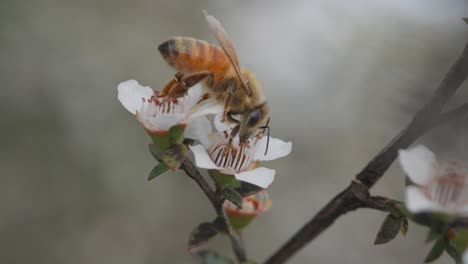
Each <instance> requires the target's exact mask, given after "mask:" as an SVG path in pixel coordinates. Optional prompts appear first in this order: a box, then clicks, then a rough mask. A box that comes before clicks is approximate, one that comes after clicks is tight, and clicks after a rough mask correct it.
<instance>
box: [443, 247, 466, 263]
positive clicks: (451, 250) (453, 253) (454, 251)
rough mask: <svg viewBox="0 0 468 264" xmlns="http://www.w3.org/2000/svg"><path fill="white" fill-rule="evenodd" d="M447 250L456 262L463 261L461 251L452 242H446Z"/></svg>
mask: <svg viewBox="0 0 468 264" xmlns="http://www.w3.org/2000/svg"><path fill="white" fill-rule="evenodd" d="M445 251H447V254H449V256H450V257H452V258H453V260H454V261H455V263H456V264H462V263H463V261H462V256H461V254H460V252H458V250H457V249H456V248H455V247H454V246H453V245H452V244H451V243H449V242H447V243H445Z"/></svg>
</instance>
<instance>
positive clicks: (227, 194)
mask: <svg viewBox="0 0 468 264" xmlns="http://www.w3.org/2000/svg"><path fill="white" fill-rule="evenodd" d="M222 195H223V197H224V198H226V200H228V201H230V202H231V203H233V204H235V205H236V206H237V207H238V208H242V196H241V195H240V194H239V193H238V192H236V191H235V190H234V189H232V188H225V189H223V192H222Z"/></svg>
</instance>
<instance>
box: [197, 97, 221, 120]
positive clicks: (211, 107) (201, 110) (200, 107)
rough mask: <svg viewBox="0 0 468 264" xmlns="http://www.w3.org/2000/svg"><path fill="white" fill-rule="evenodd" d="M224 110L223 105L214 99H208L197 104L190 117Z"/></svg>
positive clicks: (213, 113)
mask: <svg viewBox="0 0 468 264" xmlns="http://www.w3.org/2000/svg"><path fill="white" fill-rule="evenodd" d="M222 112H223V106H222V105H221V104H219V103H218V102H216V101H215V100H214V99H208V100H206V101H204V102H202V103H200V104H197V105H195V106H194V107H193V108H192V110H191V113H190V116H189V119H192V118H196V117H199V116H204V115H215V114H219V113H222Z"/></svg>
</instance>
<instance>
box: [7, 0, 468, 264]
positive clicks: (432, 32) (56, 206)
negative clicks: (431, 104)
mask: <svg viewBox="0 0 468 264" xmlns="http://www.w3.org/2000/svg"><path fill="white" fill-rule="evenodd" d="M201 9H206V10H207V11H208V12H209V13H211V14H213V15H215V16H216V17H217V18H218V19H219V20H220V21H221V22H222V23H223V25H224V27H225V28H226V30H227V31H228V33H229V34H230V36H231V38H232V40H233V42H234V44H235V46H236V48H237V52H238V54H239V57H240V60H241V63H242V64H243V65H244V66H246V67H248V68H250V69H251V70H252V71H253V72H255V73H256V75H257V77H258V79H259V80H260V81H261V82H262V84H263V86H264V90H265V93H266V96H267V98H268V101H269V103H270V104H271V107H272V111H273V112H272V117H273V119H272V123H271V127H272V135H273V136H275V137H278V138H282V139H284V140H290V141H292V142H293V152H292V154H291V155H290V156H288V157H286V158H283V159H280V160H277V161H274V162H269V163H268V164H265V166H267V167H271V168H274V169H276V170H277V175H276V180H275V182H274V183H273V185H272V186H271V187H270V189H269V194H270V196H271V198H272V199H273V207H272V209H271V210H270V211H269V212H267V213H265V214H264V215H262V216H261V217H260V218H258V219H257V220H256V221H255V222H253V223H252V224H251V225H250V226H249V227H248V229H247V230H246V232H245V234H244V238H245V242H246V244H247V246H248V254H249V256H250V257H251V258H252V259H255V260H258V261H263V260H265V259H266V258H267V257H268V256H269V255H270V254H272V253H273V252H274V251H275V250H276V249H277V248H278V247H279V246H280V245H281V244H283V243H284V242H285V241H286V239H287V238H289V237H290V236H291V235H292V234H293V233H294V232H295V231H296V230H297V229H298V228H299V227H300V226H302V225H303V224H304V223H305V222H306V221H307V220H308V219H309V218H310V217H312V216H313V215H314V214H315V213H316V212H317V211H318V210H319V209H320V208H321V207H322V206H323V205H324V204H325V203H326V202H327V201H328V200H330V199H331V198H332V197H333V196H334V195H335V194H336V193H337V192H339V191H340V190H342V189H343V188H344V187H345V186H347V185H348V183H349V181H350V180H351V178H352V177H353V175H354V174H356V173H357V172H358V171H359V170H360V169H361V168H362V167H363V166H364V165H365V164H366V163H367V161H368V160H369V159H370V158H371V157H373V156H374V155H375V154H376V153H377V152H378V151H379V150H380V149H381V148H382V147H383V146H384V144H386V143H387V142H388V141H389V140H390V139H391V138H392V137H393V136H394V135H395V134H396V133H397V132H398V131H399V130H400V129H401V128H402V127H403V126H404V125H405V124H406V123H407V122H408V121H409V120H410V118H411V116H412V114H414V112H415V111H417V110H418V108H419V107H420V106H421V105H422V104H423V103H424V102H425V101H426V100H427V98H428V97H429V95H430V94H431V92H432V91H433V90H434V89H435V88H436V86H437V85H438V84H439V83H440V81H441V80H442V78H443V76H444V75H445V73H446V72H447V70H448V68H449V67H450V65H451V64H452V63H453V62H454V60H455V59H456V58H457V56H458V55H459V53H460V52H461V50H462V48H463V46H464V44H465V42H466V41H467V39H468V25H466V24H465V23H464V22H463V21H462V19H461V17H463V16H466V15H467V14H468V3H466V2H465V1H463V0H458V1H457V0H447V1H438V0H413V1H406V0H397V1H384V0H381V1H374V0H360V1H346V0H341V1H340V0H333V1H329V0H317V1H307V0H289V1H280V0H275V1H273V0H272V1H252V0H251V1H247V0H242V1H241V0H238V1H234V0H230V1H214V0H212V1H208V0H206V1H202V0H196V1H195V0H191V1H182V0H172V1H162V0H136V1H123V0H112V1H111V0H102V1H90V0H84V1H54V0H41V1H33V0H29V1H27V0H26V1H14V0H2V1H1V2H0V58H1V61H0V80H1V83H2V88H1V89H0V94H1V96H0V109H1V110H0V111H1V113H2V117H1V120H2V122H1V129H0V141H1V148H0V149H1V151H0V175H1V183H0V201H1V202H0V205H1V207H0V262H1V263H50V264H54V263H72V264H73V263H113V264H119V263H199V260H198V259H197V258H195V257H193V256H190V255H188V254H187V253H186V243H187V239H188V235H189V233H190V232H191V230H192V229H193V228H194V227H195V226H196V225H197V224H198V223H200V222H202V221H206V220H210V219H212V218H213V216H214V212H213V211H212V208H211V206H210V205H209V204H208V201H207V199H206V198H205V196H204V195H203V193H202V192H201V190H200V189H198V187H197V186H196V185H195V184H194V183H193V182H192V181H191V180H190V179H189V178H188V177H186V176H184V174H182V173H168V174H165V175H163V176H162V177H159V178H157V179H156V180H154V181H151V182H147V180H146V178H147V175H148V173H149V171H150V170H151V169H152V167H153V166H154V165H155V161H154V160H153V158H152V157H151V155H150V153H149V152H148V147H147V144H148V143H149V138H148V137H147V135H146V133H145V132H144V130H143V129H141V128H140V126H139V125H138V123H137V121H136V120H135V119H134V117H133V116H132V115H130V114H129V113H128V112H127V111H126V110H125V109H124V108H123V107H122V106H121V105H120V103H119V102H118V100H117V89H116V87H117V85H118V83H119V82H121V81H125V80H128V79H136V80H138V81H139V82H140V83H141V84H144V85H149V86H151V87H153V88H156V89H158V88H159V87H161V86H162V85H163V84H164V83H165V82H166V81H167V80H169V78H171V76H172V74H173V71H172V70H171V69H170V68H169V67H168V66H167V65H166V64H165V62H164V61H163V60H162V58H161V57H160V55H159V53H158V51H157V45H158V44H159V43H161V42H162V41H164V40H165V39H167V38H168V37H171V36H175V35H181V36H192V37H196V38H200V39H205V40H208V41H210V42H214V38H213V36H211V34H210V32H209V30H208V27H207V25H206V23H205V21H204V18H203V16H202V13H201ZM461 90H464V92H460V93H458V94H457V96H456V98H455V100H454V102H453V106H454V105H456V104H459V103H461V102H462V101H463V98H468V96H467V95H468V91H467V90H468V86H467V85H464V86H463V87H462V88H461ZM467 121H468V120H467V119H464V120H463V119H462V120H459V121H458V122H455V123H453V124H450V125H448V126H445V127H442V128H439V129H437V130H436V131H434V132H433V133H430V134H429V135H428V136H426V137H425V138H424V139H422V141H423V142H425V143H427V144H428V145H429V146H430V147H431V148H432V149H433V150H435V151H437V152H438V153H442V154H443V155H452V156H455V157H458V158H459V159H466V158H468V141H467V132H468V126H467V125H466V124H467V123H468V122H467ZM403 190H404V177H403V174H402V171H401V169H400V168H399V166H398V165H397V164H396V165H394V166H392V168H391V170H390V171H389V172H388V173H387V175H386V176H385V177H384V178H383V179H382V180H381V181H380V182H379V183H378V185H377V186H376V188H374V189H373V193H375V194H380V195H386V196H389V197H392V198H395V199H403V198H404V197H403ZM384 217H385V215H384V214H383V213H380V212H374V211H368V210H361V211H358V212H354V213H350V214H349V215H346V216H344V217H342V218H340V219H339V220H338V221H337V222H336V223H335V224H334V225H333V226H332V227H331V228H330V229H328V230H327V231H326V232H325V233H323V235H322V236H320V237H319V238H318V239H317V240H316V241H314V242H313V243H311V244H309V245H308V246H307V247H306V248H305V249H304V250H302V251H301V252H299V254H297V255H296V256H295V257H294V258H292V259H291V261H290V263H312V262H313V263H362V262H363V261H364V262H372V263H388V264H390V263H422V261H423V259H424V257H425V255H426V253H427V252H428V250H429V247H428V246H425V245H424V243H423V242H424V238H425V230H424V229H422V228H419V227H417V226H415V225H414V224H410V231H409V235H408V238H406V239H404V238H402V237H401V236H398V237H397V239H396V240H394V241H393V242H391V243H389V244H386V245H382V246H373V245H372V244H373V241H374V238H375V235H376V233H377V230H378V228H379V226H380V223H381V221H382V220H383V219H384ZM209 246H210V247H213V248H215V249H217V250H219V251H220V252H221V253H222V254H225V255H229V256H230V255H231V252H230V246H229V242H228V240H227V239H226V238H223V237H218V238H217V239H215V240H214V241H212V242H211V243H210V244H209ZM447 262H449V258H447V257H444V258H442V259H440V260H439V262H438V263H447Z"/></svg>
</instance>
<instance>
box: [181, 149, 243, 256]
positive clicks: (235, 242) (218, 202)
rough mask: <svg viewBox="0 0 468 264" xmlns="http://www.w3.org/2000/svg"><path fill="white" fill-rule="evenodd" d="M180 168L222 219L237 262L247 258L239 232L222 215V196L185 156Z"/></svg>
mask: <svg viewBox="0 0 468 264" xmlns="http://www.w3.org/2000/svg"><path fill="white" fill-rule="evenodd" d="M182 169H183V170H184V171H185V173H186V174H187V175H188V176H189V177H190V178H192V179H193V180H194V181H195V182H196V183H197V184H198V186H200V188H201V189H202V190H203V192H204V193H205V195H206V197H208V199H209V200H210V202H211V205H212V206H213V208H214V209H215V211H216V215H217V216H218V217H220V218H221V219H223V221H224V223H223V224H224V229H225V230H224V231H225V232H226V234H228V236H229V238H230V240H231V245H232V250H233V251H234V253H235V255H236V257H237V260H238V261H239V262H244V261H246V260H247V254H246V251H245V247H244V243H243V241H242V239H241V237H240V236H239V234H238V233H237V232H236V231H235V230H234V229H233V228H232V227H231V226H230V225H229V221H227V219H226V216H225V215H224V212H223V203H224V198H222V197H221V196H218V195H217V194H216V192H214V191H213V190H212V189H211V187H210V186H209V185H208V183H207V182H206V180H205V179H204V178H203V176H202V175H201V173H200V172H199V171H198V170H197V168H196V167H195V165H193V163H192V162H191V161H190V159H188V158H186V159H184V161H183V162H182Z"/></svg>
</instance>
